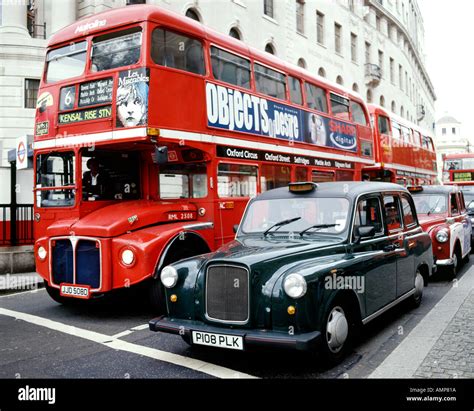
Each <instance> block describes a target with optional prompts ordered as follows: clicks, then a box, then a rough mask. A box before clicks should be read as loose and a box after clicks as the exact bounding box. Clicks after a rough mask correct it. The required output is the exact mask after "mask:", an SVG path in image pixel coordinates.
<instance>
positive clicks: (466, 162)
mask: <svg viewBox="0 0 474 411" xmlns="http://www.w3.org/2000/svg"><path fill="white" fill-rule="evenodd" d="M443 184H455V185H458V186H459V187H460V188H461V190H462V192H463V194H464V199H465V202H466V205H468V212H469V214H470V215H471V214H472V213H473V208H474V207H473V205H474V202H473V201H474V153H459V154H444V155H443Z"/></svg>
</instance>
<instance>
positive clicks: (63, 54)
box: [46, 41, 87, 83]
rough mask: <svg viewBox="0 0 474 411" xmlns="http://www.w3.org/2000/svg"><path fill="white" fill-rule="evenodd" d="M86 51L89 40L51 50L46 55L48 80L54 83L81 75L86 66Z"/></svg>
mask: <svg viewBox="0 0 474 411" xmlns="http://www.w3.org/2000/svg"><path fill="white" fill-rule="evenodd" d="M86 51H87V42H85V41H81V42H79V43H71V44H69V45H67V46H64V47H61V48H58V49H54V50H51V51H49V52H48V54H47V55H46V62H47V64H48V69H47V71H46V81H47V82H48V83H54V82H55V81H61V80H65V79H68V78H71V77H77V76H79V75H81V74H82V73H83V72H84V68H85V66H86Z"/></svg>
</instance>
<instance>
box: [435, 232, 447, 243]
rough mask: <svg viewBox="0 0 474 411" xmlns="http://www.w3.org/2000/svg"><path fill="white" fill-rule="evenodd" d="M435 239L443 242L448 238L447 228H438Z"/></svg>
mask: <svg viewBox="0 0 474 411" xmlns="http://www.w3.org/2000/svg"><path fill="white" fill-rule="evenodd" d="M436 240H437V241H438V242H439V243H445V242H446V241H448V240H449V233H448V231H447V230H439V231H438V232H437V233H436Z"/></svg>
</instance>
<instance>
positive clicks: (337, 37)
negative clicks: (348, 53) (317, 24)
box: [334, 23, 342, 54]
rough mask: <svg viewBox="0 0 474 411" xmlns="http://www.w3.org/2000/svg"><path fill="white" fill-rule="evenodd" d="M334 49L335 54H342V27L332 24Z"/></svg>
mask: <svg viewBox="0 0 474 411" xmlns="http://www.w3.org/2000/svg"><path fill="white" fill-rule="evenodd" d="M334 49H335V50H336V53H338V54H341V53H342V26H341V25H340V24H338V23H334Z"/></svg>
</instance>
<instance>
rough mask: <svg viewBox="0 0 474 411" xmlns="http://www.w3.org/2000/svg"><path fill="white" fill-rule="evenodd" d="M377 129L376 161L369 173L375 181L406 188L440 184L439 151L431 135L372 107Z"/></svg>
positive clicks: (382, 109) (370, 106)
mask: <svg viewBox="0 0 474 411" xmlns="http://www.w3.org/2000/svg"><path fill="white" fill-rule="evenodd" d="M368 109H369V112H370V116H371V121H372V126H373V130H374V141H375V160H376V164H375V166H373V167H367V168H366V170H365V172H367V174H369V176H370V177H371V180H374V181H385V182H392V183H398V184H401V185H403V186H409V185H429V184H435V183H436V175H437V166H436V151H435V146H434V144H433V138H432V136H431V134H430V133H429V132H427V131H426V130H423V129H421V128H420V127H418V126H417V125H415V124H413V123H410V122H408V121H407V120H405V119H403V118H401V117H399V116H397V115H395V114H393V113H390V112H388V111H387V110H385V109H384V108H383V107H380V106H376V105H371V104H369V105H368Z"/></svg>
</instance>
